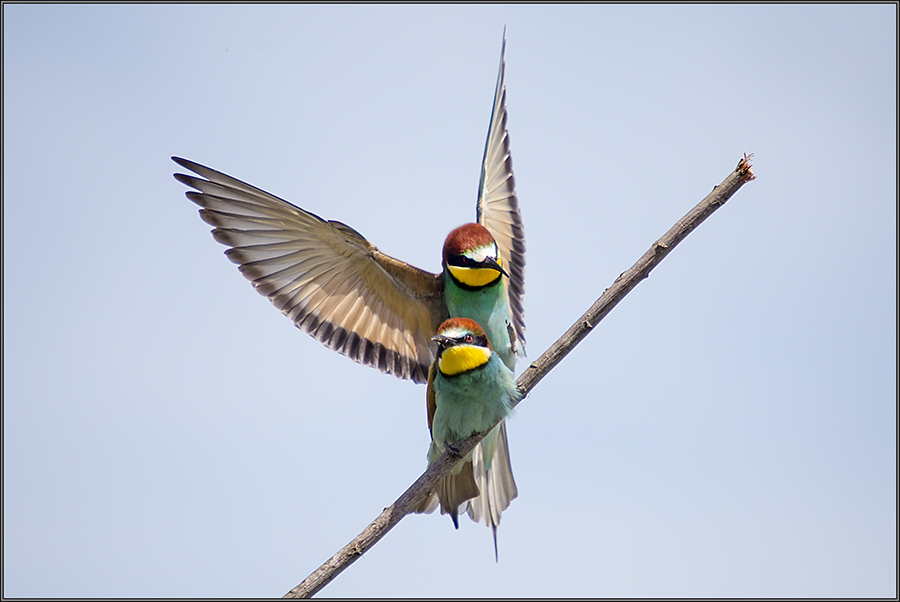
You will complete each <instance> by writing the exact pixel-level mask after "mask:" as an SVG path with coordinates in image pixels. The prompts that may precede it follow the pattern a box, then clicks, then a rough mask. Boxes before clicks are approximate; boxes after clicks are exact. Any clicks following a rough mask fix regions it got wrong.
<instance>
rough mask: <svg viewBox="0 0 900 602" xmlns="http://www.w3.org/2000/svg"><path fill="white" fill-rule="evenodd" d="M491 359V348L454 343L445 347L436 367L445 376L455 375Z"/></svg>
mask: <svg viewBox="0 0 900 602" xmlns="http://www.w3.org/2000/svg"><path fill="white" fill-rule="evenodd" d="M490 359H491V350H490V349H488V348H487V347H476V346H474V345H455V346H453V347H449V348H448V349H445V350H444V352H443V353H442V354H441V359H440V360H438V368H439V369H440V371H441V374H444V375H445V376H455V375H456V374H462V373H463V372H468V371H469V370H473V369H475V368H477V367H479V366H483V365H484V364H486V363H488V361H490Z"/></svg>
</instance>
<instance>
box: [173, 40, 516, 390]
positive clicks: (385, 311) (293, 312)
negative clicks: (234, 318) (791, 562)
mask: <svg viewBox="0 0 900 602" xmlns="http://www.w3.org/2000/svg"><path fill="white" fill-rule="evenodd" d="M505 50H506V39H505V38H504V40H503V48H502V50H501V54H500V71H499V75H498V78H497V85H496V88H495V92H494V106H493V111H492V113H491V120H490V126H489V128H488V135H487V142H486V144H485V149H484V157H483V160H482V165H481V178H480V181H479V186H478V202H477V206H476V222H477V223H473V224H466V225H464V226H461V227H459V228H457V229H455V230H453V231H452V232H451V233H450V235H449V236H448V237H447V239H446V241H445V243H444V248H443V261H442V266H443V271H442V273H441V274H432V273H430V272H427V271H424V270H421V269H419V268H416V267H413V266H411V265H409V264H407V263H405V262H403V261H400V260H398V259H394V258H393V257H390V256H388V255H385V254H384V253H382V252H381V251H379V250H378V248H376V247H375V246H374V245H373V244H372V243H370V242H369V241H368V240H366V239H365V237H363V236H362V235H361V234H360V233H359V232H357V231H356V230H354V229H353V228H351V227H350V226H347V225H346V224H343V223H341V222H338V221H326V220H323V219H321V218H320V217H318V216H317V215H315V214H313V213H310V212H309V211H305V210H303V209H300V208H299V207H296V206H294V205H292V204H291V203H288V202H287V201H285V200H282V199H280V198H278V197H276V196H274V195H271V194H269V193H267V192H265V191H263V190H260V189H259V188H256V187H254V186H251V185H249V184H246V183H244V182H241V181H240V180H237V179H235V178H232V177H230V176H227V175H225V174H223V173H220V172H218V171H215V170H213V169H210V168H208V167H204V166H202V165H199V164H197V163H194V162H192V161H188V160H186V159H181V158H177V157H173V158H172V159H173V160H174V161H175V162H176V163H178V164H179V165H181V166H182V167H184V168H186V169H189V170H191V171H193V172H194V173H196V174H197V175H199V176H201V177H195V176H193V175H184V174H175V178H176V179H177V180H179V181H180V182H182V183H184V184H186V185H188V186H190V187H192V188H195V189H196V190H197V192H195V191H189V192H187V193H186V194H187V197H188V198H189V199H190V200H191V201H193V202H195V203H197V204H198V205H200V206H201V207H202V209H201V210H200V216H201V218H202V219H203V220H204V221H205V222H207V223H208V224H210V225H212V226H214V230H213V231H212V233H213V237H214V238H215V239H216V240H217V241H219V242H220V243H222V244H225V245H228V246H229V247H231V248H229V249H228V250H227V251H225V254H226V256H227V257H228V258H229V259H230V260H231V261H233V262H234V263H236V264H238V265H239V266H240V268H239V269H240V272H241V273H242V274H243V275H244V276H245V277H246V278H247V279H248V280H250V281H251V282H252V283H253V286H254V287H255V288H256V290H257V291H258V292H259V293H260V294H262V295H265V296H266V297H268V298H269V300H270V301H271V302H272V303H273V304H274V305H275V307H277V308H278V309H280V310H281V312H282V313H283V314H285V315H286V316H287V317H288V318H290V319H291V320H292V321H293V322H294V324H295V325H296V326H297V327H298V328H300V329H302V330H304V331H305V332H307V333H309V334H310V335H312V336H313V337H315V338H316V339H318V340H319V341H320V342H322V343H323V344H325V345H327V346H328V347H330V348H331V349H334V350H335V351H338V352H339V353H342V354H344V355H346V356H347V357H349V358H350V359H352V360H354V361H356V362H359V363H361V364H365V365H369V366H373V367H375V368H377V369H379V370H381V371H382V372H385V373H388V374H393V375H395V376H397V377H399V378H405V379H411V380H413V381H415V382H419V383H424V382H425V381H426V380H427V375H428V370H429V367H430V365H431V363H432V361H433V360H434V350H435V347H434V343H433V342H432V340H431V337H432V336H433V335H434V334H435V332H437V328H438V326H440V324H441V323H442V322H443V321H444V320H445V319H447V318H449V317H451V316H464V317H469V318H472V319H474V320H476V321H478V322H479V323H480V324H482V325H483V327H484V329H485V331H486V332H487V335H488V337H489V338H490V340H491V343H492V344H493V345H494V349H495V350H496V351H497V353H498V354H499V355H500V357H501V358H502V359H503V361H504V362H505V363H506V365H507V366H508V367H509V368H510V369H513V368H514V366H515V360H516V356H517V355H524V343H525V320H524V310H523V307H522V297H523V295H524V292H525V287H524V276H525V232H524V229H523V227H522V219H521V215H520V213H519V203H518V200H517V198H516V194H515V179H514V177H513V171H512V159H511V157H510V151H509V134H508V132H507V129H506V119H507V117H506V87H505V85H504V83H503V78H504V71H505V63H504V54H505Z"/></svg>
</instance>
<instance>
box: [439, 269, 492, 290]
mask: <svg viewBox="0 0 900 602" xmlns="http://www.w3.org/2000/svg"><path fill="white" fill-rule="evenodd" d="M447 268H448V269H449V270H450V273H451V274H453V277H454V278H456V279H457V280H459V281H460V282H462V283H463V284H465V285H466V286H476V287H478V286H484V285H485V284H490V283H491V282H493V281H494V280H496V279H497V278H499V277H500V272H498V271H497V270H495V269H493V268H463V267H459V266H456V265H448V266H447Z"/></svg>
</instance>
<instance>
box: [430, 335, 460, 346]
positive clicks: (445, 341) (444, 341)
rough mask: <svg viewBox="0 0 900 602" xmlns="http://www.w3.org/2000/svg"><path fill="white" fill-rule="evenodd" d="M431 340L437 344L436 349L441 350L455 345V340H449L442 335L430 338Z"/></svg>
mask: <svg viewBox="0 0 900 602" xmlns="http://www.w3.org/2000/svg"><path fill="white" fill-rule="evenodd" d="M431 340H432V341H434V342H435V343H437V344H438V347H440V348H441V349H444V348H446V347H450V346H452V345H456V340H454V339H451V338H450V337H445V336H444V335H442V334H436V335H434V336H433V337H431Z"/></svg>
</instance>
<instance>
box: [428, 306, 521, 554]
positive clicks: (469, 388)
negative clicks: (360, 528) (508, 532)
mask: <svg viewBox="0 0 900 602" xmlns="http://www.w3.org/2000/svg"><path fill="white" fill-rule="evenodd" d="M432 340H433V341H434V342H436V343H437V346H438V351H437V358H436V359H435V361H434V363H433V364H432V366H431V370H430V371H429V373H428V393H427V399H428V404H427V407H428V429H429V430H430V431H431V446H430V447H429V449H428V463H429V464H431V463H433V462H435V461H436V460H437V459H438V458H439V457H440V456H441V454H442V453H443V452H444V449H445V448H446V447H447V446H451V445H452V444H453V443H454V442H456V441H459V440H461V439H465V438H467V437H469V436H471V435H473V434H474V433H476V432H481V431H484V430H487V429H488V428H490V427H491V426H492V425H493V424H495V423H496V422H497V421H498V420H499V421H500V423H499V424H497V426H496V427H494V428H493V429H491V432H490V433H488V435H487V436H486V437H485V438H484V439H483V440H482V441H481V443H479V444H478V445H477V446H476V447H475V449H473V450H472V452H471V453H470V454H469V455H467V456H466V457H465V458H464V459H463V460H462V461H460V463H459V464H457V465H456V466H455V467H454V468H453V470H452V471H451V472H450V474H449V475H447V476H446V477H444V478H443V479H442V480H441V481H440V482H439V483H438V485H437V487H436V489H435V491H434V493H432V494H431V496H430V497H429V498H427V499H426V500H425V501H424V502H422V504H421V505H420V506H419V507H418V508H417V512H431V511H432V510H434V509H435V508H436V507H437V505H438V504H440V506H441V514H449V515H450V517H451V518H452V519H453V524H454V526H456V527H457V528H458V527H459V523H458V520H457V516H458V514H459V511H460V509H461V507H462V505H463V504H465V503H466V502H468V504H467V512H468V513H469V516H470V517H471V518H472V520H474V521H476V522H478V521H480V520H481V519H482V517H483V518H484V521H485V523H486V524H487V525H488V526H490V527H492V528H493V532H494V555H495V557H496V554H497V525H499V524H500V514H501V513H502V512H503V511H504V510H506V508H507V507H508V506H509V503H510V502H511V501H512V500H513V499H514V498H515V497H516V493H517V491H516V483H515V481H514V480H513V475H512V467H511V466H510V463H509V448H508V445H507V441H506V423H505V418H506V417H507V416H508V415H509V414H510V412H511V411H512V405H513V404H515V402H517V401H518V400H519V399H520V398H521V397H522V393H521V392H520V391H519V389H518V387H517V386H516V378H515V373H514V372H513V371H512V370H511V369H510V368H509V367H508V366H507V365H506V363H505V362H503V361H502V360H501V359H500V356H499V355H498V354H497V353H495V352H494V351H493V349H492V348H491V344H490V341H489V338H488V337H487V336H486V335H485V332H484V330H482V329H481V327H480V326H479V325H478V324H477V323H476V322H475V321H473V320H470V319H468V318H450V319H449V320H447V321H446V322H444V323H443V324H441V326H440V327H439V328H438V331H437V334H436V335H435V336H434V337H433V338H432Z"/></svg>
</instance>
